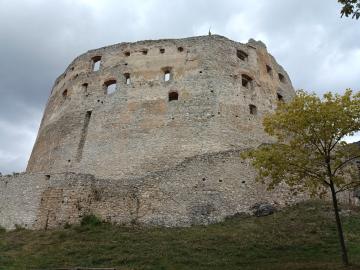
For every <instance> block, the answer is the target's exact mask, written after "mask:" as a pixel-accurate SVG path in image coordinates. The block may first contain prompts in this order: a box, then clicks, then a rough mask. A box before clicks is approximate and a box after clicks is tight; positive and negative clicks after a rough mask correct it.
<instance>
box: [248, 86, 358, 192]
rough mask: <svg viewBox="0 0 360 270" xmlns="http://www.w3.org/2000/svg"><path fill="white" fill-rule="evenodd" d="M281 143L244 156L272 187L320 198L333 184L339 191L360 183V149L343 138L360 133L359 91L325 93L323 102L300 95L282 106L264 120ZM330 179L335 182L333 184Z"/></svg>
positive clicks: (265, 126)
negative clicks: (358, 160) (281, 186)
mask: <svg viewBox="0 0 360 270" xmlns="http://www.w3.org/2000/svg"><path fill="white" fill-rule="evenodd" d="M263 125H264V128H265V131H266V132H267V133H268V134H269V135H271V136H273V137H275V138H276V139H277V142H276V143H274V144H269V145H264V146H262V147H259V148H258V149H255V150H252V151H249V152H247V153H244V154H243V155H242V156H243V158H250V159H252V163H253V165H254V167H255V168H256V169H257V170H258V172H259V174H258V179H259V180H261V181H263V182H264V181H269V182H268V184H269V188H270V189H271V188H273V187H275V186H276V185H278V184H279V183H280V182H286V183H287V184H288V185H290V186H291V187H292V188H293V189H294V190H300V191H303V190H305V189H306V190H309V191H310V192H311V194H313V195H315V194H319V195H322V194H323V193H324V192H325V189H324V188H327V187H329V186H330V182H329V181H331V182H333V183H334V185H335V186H337V187H338V191H342V190H345V189H350V188H354V187H355V186H357V185H359V184H360V180H359V177H358V172H357V169H356V166H355V165H354V164H353V163H352V162H351V161H354V160H355V159H356V158H359V157H360V148H359V147H358V146H357V145H355V144H346V143H345V142H343V141H342V139H343V138H344V137H345V136H346V135H353V134H354V133H355V132H357V131H359V130H360V93H357V94H353V93H352V91H351V90H347V91H346V92H345V93H344V95H338V94H332V93H327V94H325V95H324V97H323V99H320V98H319V97H317V96H316V95H315V94H308V93H306V92H305V91H298V92H297V95H296V97H295V98H294V99H293V100H292V102H289V103H279V105H278V108H277V109H276V111H275V113H274V114H271V115H268V116H266V117H265V118H264V122H263ZM330 178H331V180H330Z"/></svg>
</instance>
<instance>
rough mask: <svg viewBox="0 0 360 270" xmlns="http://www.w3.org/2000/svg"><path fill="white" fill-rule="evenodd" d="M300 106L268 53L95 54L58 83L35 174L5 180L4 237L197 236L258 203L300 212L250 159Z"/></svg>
mask: <svg viewBox="0 0 360 270" xmlns="http://www.w3.org/2000/svg"><path fill="white" fill-rule="evenodd" d="M294 94H295V92H294V89H293V87H292V85H291V81H290V78H289V76H288V75H287V73H286V72H285V70H284V69H283V68H282V67H281V66H280V65H279V64H278V63H277V62H276V61H275V59H274V58H273V57H272V56H271V55H270V54H269V53H268V52H267V49H266V47H265V45H264V44H263V43H262V42H260V41H254V40H249V42H248V43H246V44H242V43H238V42H235V41H232V40H229V39H227V38H225V37H222V36H218V35H212V36H200V37H191V38H185V39H167V40H156V41H153V40H149V41H140V42H135V43H120V44H116V45H112V46H108V47H103V48H100V49H95V50H91V51H88V52H87V53H85V54H83V55H81V56H79V57H77V58H76V59H75V60H74V61H73V62H72V63H71V64H70V65H69V66H68V68H67V69H66V71H65V72H64V73H63V74H62V75H61V76H60V77H59V78H58V79H57V80H56V81H55V85H54V87H53V89H52V91H51V95H50V97H49V100H48V103H47V106H46V109H45V112H44V116H43V119H42V122H41V126H40V129H39V133H38V137H37V139H36V143H35V146H34V148H33V151H32V154H31V157H30V160H29V163H28V167H27V170H26V173H24V174H21V175H19V176H16V177H14V179H12V180H11V181H10V180H9V179H5V178H3V179H1V182H0V184H1V185H2V186H1V187H0V190H6V192H5V191H0V192H3V193H2V194H0V195H1V196H0V198H1V199H0V200H7V201H8V202H9V201H10V206H9V207H7V208H5V209H0V211H2V212H1V215H0V225H2V226H4V227H7V228H11V227H13V226H14V224H23V225H24V226H26V227H29V228H48V227H56V226H61V225H63V224H66V223H77V222H79V220H80V219H81V217H82V216H84V215H86V214H89V213H93V214H95V215H98V216H99V217H101V218H102V219H104V220H107V221H110V222H116V223H143V224H154V225H165V226H188V225H191V224H199V223H200V224H207V223H210V222H215V221H219V220H222V219H223V218H224V217H226V216H228V215H232V214H235V213H238V212H247V211H249V209H250V207H251V206H252V205H253V204H254V203H257V202H259V201H267V202H270V203H273V204H279V205H284V204H287V203H291V202H292V201H293V200H294V198H293V197H292V196H291V195H290V194H289V193H288V192H287V189H286V187H284V188H279V189H278V190H275V191H273V192H268V191H266V188H265V186H263V185H261V184H259V183H256V182H255V181H254V178H255V172H254V170H253V169H252V168H251V166H250V164H248V163H247V162H246V161H243V160H241V159H240V153H241V151H244V150H245V149H248V148H252V147H257V146H259V145H260V144H262V143H268V142H271V141H272V139H271V138H269V137H268V136H267V135H266V134H265V133H264V131H263V128H262V118H263V115H264V114H266V113H269V112H272V111H273V110H274V109H275V108H276V106H277V103H278V102H279V101H284V102H286V101H288V100H290V99H291V98H292V97H293V96H294ZM5 182H6V184H5ZM19 192H22V193H21V195H20V199H19ZM15 197H17V198H18V199H14V198H15ZM0 205H2V204H1V203H0ZM0 207H1V206H0Z"/></svg>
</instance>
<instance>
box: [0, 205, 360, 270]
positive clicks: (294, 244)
mask: <svg viewBox="0 0 360 270" xmlns="http://www.w3.org/2000/svg"><path fill="white" fill-rule="evenodd" d="M331 211H332V209H331V206H329V205H324V204H321V203H319V202H311V203H310V202H309V203H303V204H301V205H298V206H294V207H291V208H288V209H286V210H284V211H281V212H278V213H276V214H274V215H271V216H268V217H262V218H256V217H239V218H232V219H229V220H227V221H226V222H223V223H219V224H214V225H210V226H206V227H205V226H195V227H191V228H147V229H145V228H126V227H120V226H114V225H110V224H101V225H98V226H90V225H88V226H76V227H71V228H68V229H61V230H52V231H28V230H15V231H11V232H6V233H5V232H2V233H0V269H7V270H10V269H25V267H26V269H34V268H35V269H49V268H55V267H65V266H67V267H71V266H73V267H74V266H87V267H90V266H92V267H101V266H107V267H109V266H113V267H114V266H117V267H119V269H267V270H268V269H277V270H278V269H342V267H341V264H340V255H339V247H338V239H337V232H336V227H335V225H334V221H333V220H334V218H333V213H332V212H331ZM343 221H344V227H345V232H346V240H347V243H348V249H349V257H350V260H351V262H352V263H353V264H355V265H354V266H353V267H351V268H350V269H360V212H359V209H358V210H357V211H355V212H353V214H352V215H351V216H348V217H343ZM356 265H357V266H356Z"/></svg>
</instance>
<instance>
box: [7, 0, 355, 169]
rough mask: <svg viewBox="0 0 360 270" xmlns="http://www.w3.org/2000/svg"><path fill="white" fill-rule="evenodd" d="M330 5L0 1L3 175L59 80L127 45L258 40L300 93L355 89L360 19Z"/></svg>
mask: <svg viewBox="0 0 360 270" xmlns="http://www.w3.org/2000/svg"><path fill="white" fill-rule="evenodd" d="M339 11H340V6H339V4H338V3H337V1H336V0H316V1H315V0H256V1H254V0H229V1H227V0H221V1H220V0H163V1H160V0H131V1H116V0H113V1H112V0H108V1H106V0H98V1H97V0H21V1H20V0H0V60H1V62H0V94H1V96H0V172H2V173H10V172H14V171H15V172H19V171H23V170H25V168H26V163H27V160H28V158H29V155H30V152H31V149H32V147H33V144H34V141H35V138H36V134H37V130H38V128H39V124H40V120H41V117H42V113H43V110H44V106H45V103H46V101H47V98H48V96H49V93H50V90H51V86H52V84H53V82H54V80H55V78H56V77H57V76H58V75H60V74H61V73H62V72H63V71H64V69H65V68H66V67H67V65H68V64H69V63H70V62H71V61H72V60H73V59H74V58H75V57H76V56H78V55H79V54H82V53H84V52H86V51H87V50H89V49H94V48H98V47H101V46H105V45H110V44H114V43H119V42H123V41H136V40H144V39H158V38H181V37H189V36H195V35H206V34H207V33H208V29H209V27H210V26H211V32H212V33H215V34H219V35H223V36H226V37H228V38H230V39H233V40H236V41H240V42H247V40H248V39H249V38H254V39H260V40H262V41H263V42H265V44H266V45H267V47H268V50H269V52H270V53H271V54H273V55H274V56H275V58H276V59H277V61H278V62H279V63H280V64H281V65H283V66H284V68H285V69H286V70H287V72H288V73H289V75H290V78H291V79H292V82H293V85H294V87H295V88H296V89H307V90H309V91H315V92H316V93H318V94H321V93H323V92H324V91H328V90H331V91H337V92H341V91H343V90H344V89H346V88H352V89H353V90H356V91H359V89H360V20H359V21H356V20H351V19H347V18H342V19H341V18H340V16H339Z"/></svg>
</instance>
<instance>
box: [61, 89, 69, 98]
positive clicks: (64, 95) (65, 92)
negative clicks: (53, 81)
mask: <svg viewBox="0 0 360 270" xmlns="http://www.w3.org/2000/svg"><path fill="white" fill-rule="evenodd" d="M67 96H68V90H67V89H65V90H64V91H63V92H62V97H63V98H64V99H66V98H67Z"/></svg>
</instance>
